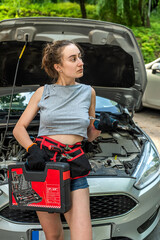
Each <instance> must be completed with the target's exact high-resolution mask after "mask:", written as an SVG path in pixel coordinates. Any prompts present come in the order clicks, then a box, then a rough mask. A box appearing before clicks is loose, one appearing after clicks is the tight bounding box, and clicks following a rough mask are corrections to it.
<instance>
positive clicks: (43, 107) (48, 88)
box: [38, 84, 92, 139]
mask: <svg viewBox="0 0 160 240" xmlns="http://www.w3.org/2000/svg"><path fill="white" fill-rule="evenodd" d="M91 92H92V90H91V86H89V85H85V84H75V85H67V86H62V85H58V84H51V85H48V84H46V85H44V91H43V94H42V98H41V100H40V102H39V103H38V107H39V108H40V125H39V131H38V136H46V135H56V134H73V135H79V136H82V137H84V138H86V139H87V127H88V126H89V124H90V119H89V107H90V104H91Z"/></svg>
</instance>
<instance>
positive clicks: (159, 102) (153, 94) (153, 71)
mask: <svg viewBox="0 0 160 240" xmlns="http://www.w3.org/2000/svg"><path fill="white" fill-rule="evenodd" d="M145 66H146V72H147V80H148V81H147V86H146V89H145V92H144V95H143V98H142V105H141V109H142V107H143V106H144V107H149V108H154V109H159V110H160V94H159V90H160V58H158V59H156V60H155V61H153V62H151V63H148V64H146V65H145Z"/></svg>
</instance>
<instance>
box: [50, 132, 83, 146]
mask: <svg viewBox="0 0 160 240" xmlns="http://www.w3.org/2000/svg"><path fill="white" fill-rule="evenodd" d="M47 137H49V138H52V139H54V140H56V141H58V142H61V143H63V144H69V145H73V144H75V143H77V142H81V141H82V140H83V137H82V136H79V135H72V134H71V135H70V134H69V135H66V134H65V135H61V134H60V135H48V136H47Z"/></svg>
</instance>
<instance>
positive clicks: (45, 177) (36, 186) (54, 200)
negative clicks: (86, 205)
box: [9, 162, 71, 213]
mask: <svg viewBox="0 0 160 240" xmlns="http://www.w3.org/2000/svg"><path fill="white" fill-rule="evenodd" d="M9 206H10V208H14V209H23V210H27V209H29V210H36V211H47V212H59V213H64V212H67V211H68V210H69V209H70V207H71V200H70V169H69V164H68V163H63V162H51V163H49V162H48V163H46V166H45V170H44V171H29V170H27V169H26V165H25V163H17V164H14V165H9Z"/></svg>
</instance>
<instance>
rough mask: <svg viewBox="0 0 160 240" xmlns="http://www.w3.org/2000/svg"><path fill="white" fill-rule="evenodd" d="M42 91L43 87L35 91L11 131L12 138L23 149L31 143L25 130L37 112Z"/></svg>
mask: <svg viewBox="0 0 160 240" xmlns="http://www.w3.org/2000/svg"><path fill="white" fill-rule="evenodd" d="M43 89H44V87H40V88H38V89H37V90H36V92H35V93H34V94H33V96H32V97H31V99H30V101H29V103H28V105H27V107H26V109H25V111H24V112H23V114H22V115H21V117H20V119H19V120H18V122H17V124H16V126H15V127H14V129H13V135H14V137H15V138H16V140H17V141H18V142H19V143H20V145H22V146H23V147H24V148H25V149H27V148H28V147H29V146H30V145H31V144H32V143H33V142H32V140H31V139H30V137H29V134H28V132H27V130H26V129H27V127H28V125H29V124H30V122H31V121H32V120H33V119H34V117H35V116H36V114H37V112H38V111H39V108H38V103H39V101H40V99H41V97H42V93H43Z"/></svg>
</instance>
